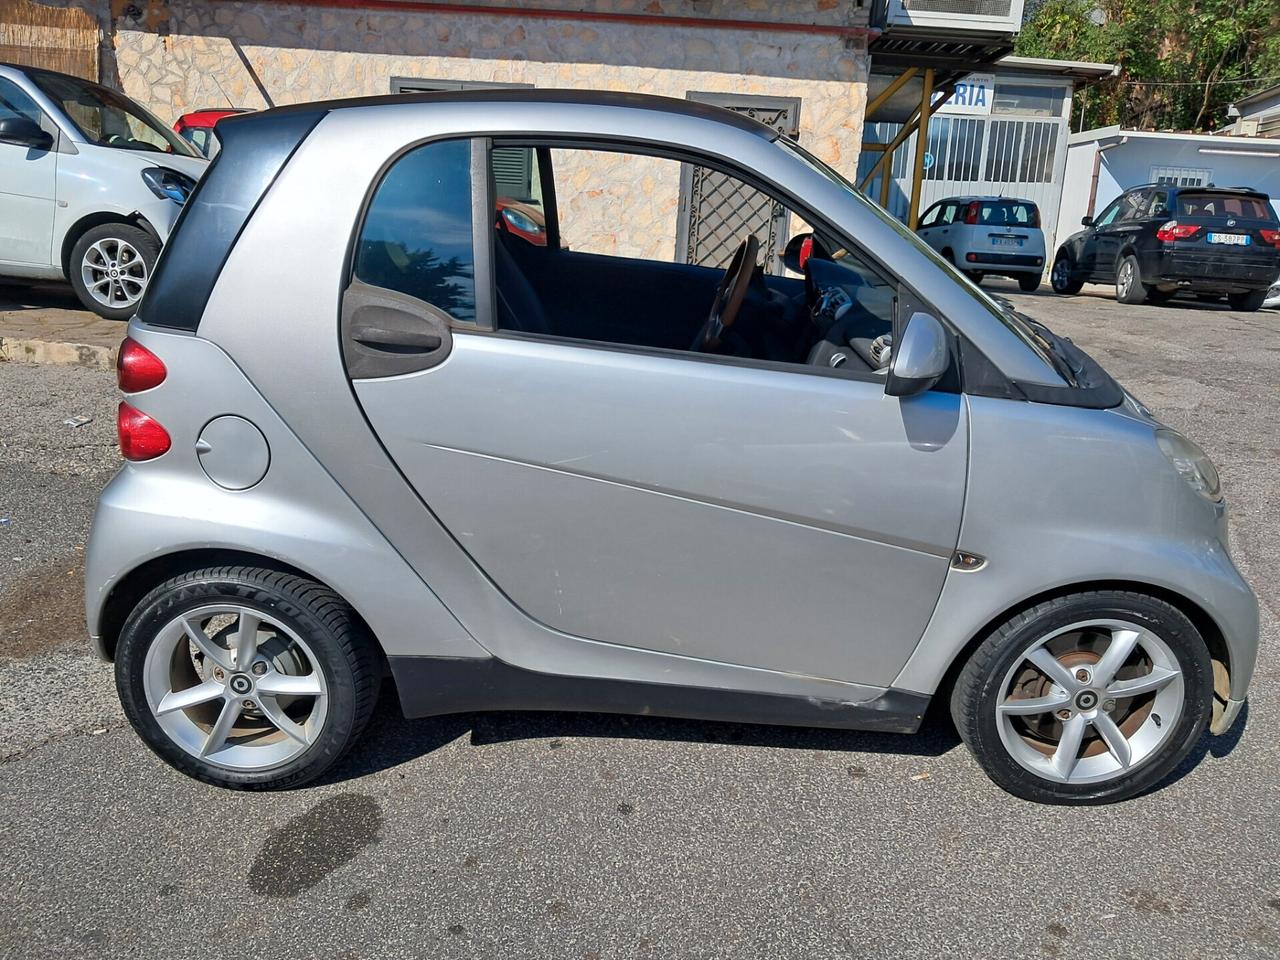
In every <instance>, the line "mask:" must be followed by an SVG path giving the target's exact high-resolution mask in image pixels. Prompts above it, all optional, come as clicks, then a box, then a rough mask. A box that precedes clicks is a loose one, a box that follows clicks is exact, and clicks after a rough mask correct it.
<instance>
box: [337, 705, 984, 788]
mask: <svg viewBox="0 0 1280 960" xmlns="http://www.w3.org/2000/svg"><path fill="white" fill-rule="evenodd" d="M467 734H470V742H471V744H472V745H473V746H485V745H488V744H496V743H507V742H511V741H515V740H541V739H551V740H552V741H553V749H554V746H555V744H554V741H556V740H576V739H618V740H660V741H673V742H683V743H723V744H726V745H729V746H735V747H740V746H745V747H766V748H774V749H788V750H830V751H840V752H844V753H896V754H902V755H904V756H917V757H937V756H941V755H942V754H944V753H946V752H947V751H949V750H952V749H954V748H955V747H956V746H958V745H959V744H960V738H959V737H958V736H957V735H956V732H955V730H954V729H953V728H952V727H951V725H950V724H948V723H946V722H943V721H941V720H938V719H936V718H934V717H932V716H929V717H926V719H925V722H924V725H923V726H922V727H921V728H920V731H919V732H918V733H916V734H914V735H903V734H894V733H871V732H864V731H859V730H828V729H820V728H814V727H781V726H768V725H763V724H744V723H718V722H712V721H703V720H676V719H669V718H666V717H636V716H621V715H615V714H597V713H553V712H545V713H544V712H533V711H497V712H493V713H466V714H456V715H452V716H445V717H428V718H425V719H421V720H406V719H405V718H404V717H403V716H402V715H401V713H400V704H399V702H398V700H397V698H396V694H395V691H394V689H393V688H391V687H389V686H388V687H384V688H383V693H382V696H381V698H380V699H379V702H378V707H377V709H376V711H375V712H374V716H373V719H372V721H370V723H369V727H368V729H367V730H366V731H365V733H364V735H363V736H362V737H361V738H360V740H359V742H358V743H357V744H356V746H355V747H354V748H353V749H352V751H351V752H350V753H349V754H348V755H347V756H346V757H344V758H343V759H342V760H340V761H339V762H338V763H337V764H335V765H334V767H333V769H331V770H330V771H329V772H328V773H327V774H325V776H324V777H323V778H321V780H320V781H319V782H320V783H325V784H330V783H341V782H343V781H346V780H352V779H355V778H357V777H362V776H365V775H366V774H370V773H377V772H379V771H382V770H388V769H390V768H392V767H396V766H399V765H400V764H402V763H408V762H409V761H411V760H416V759H417V758H419V757H422V756H426V755H427V754H429V753H431V752H433V751H435V750H438V749H439V748H441V747H443V746H445V745H447V744H449V743H452V742H453V741H455V740H457V739H458V738H459V737H462V736H465V735H467Z"/></svg>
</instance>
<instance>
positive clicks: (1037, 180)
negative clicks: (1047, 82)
mask: <svg viewBox="0 0 1280 960" xmlns="http://www.w3.org/2000/svg"><path fill="white" fill-rule="evenodd" d="M900 129H902V126H901V124H897V123H870V124H867V128H866V131H865V134H864V136H865V138H866V139H867V140H871V141H873V142H878V143H888V142H889V141H891V140H892V139H893V138H894V136H895V135H896V134H897V132H898V131H899V130H900ZM1067 132H1068V131H1067V121H1066V119H1065V117H1063V118H1059V117H1053V118H1049V119H1030V118H1019V117H1000V116H986V117H965V116H947V115H945V114H935V115H934V117H933V119H932V120H930V121H929V143H928V147H927V150H926V154H925V157H926V160H925V163H926V169H925V171H924V177H923V182H922V183H921V196H920V213H921V214H922V215H923V213H924V211H925V210H927V209H928V208H929V206H930V205H931V204H932V203H934V202H935V201H938V200H942V199H944V198H946V197H955V196H964V195H966V194H978V195H984V194H986V195H994V196H1007V197H1021V198H1023V199H1026V200H1032V201H1034V202H1035V204H1036V205H1037V206H1038V207H1039V208H1040V224H1041V228H1042V229H1043V230H1044V234H1045V243H1046V245H1047V248H1048V249H1050V250H1052V249H1054V245H1055V236H1056V233H1057V226H1058V224H1057V220H1058V204H1059V200H1060V199H1061V191H1062V176H1063V172H1064V171H1065V169H1066V163H1067V144H1066V139H1067ZM915 139H916V138H915V135H914V134H912V135H911V136H910V137H908V138H907V140H906V141H905V142H904V143H903V144H902V146H900V147H899V148H898V149H897V150H896V151H895V152H894V155H893V169H892V171H891V173H890V176H891V177H892V178H893V179H892V181H891V183H890V189H889V203H888V209H889V212H890V213H892V214H894V216H896V217H898V218H900V219H902V220H905V219H906V216H907V207H908V204H909V203H910V199H911V165H912V162H913V160H914V157H915ZM879 158H880V154H878V153H872V152H871V151H869V150H864V151H863V152H862V155H861V156H860V157H859V159H858V179H859V181H861V179H862V178H863V177H865V176H866V175H867V174H868V173H869V172H870V171H871V168H872V167H873V166H874V165H875V162H876V161H877V160H878V159H879ZM867 193H868V195H869V196H871V197H872V198H876V199H878V198H879V197H880V182H879V179H878V178H877V180H876V181H875V182H873V183H871V184H869V185H868V188H867Z"/></svg>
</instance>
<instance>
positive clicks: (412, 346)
mask: <svg viewBox="0 0 1280 960" xmlns="http://www.w3.org/2000/svg"><path fill="white" fill-rule="evenodd" d="M351 339H353V340H355V341H356V343H360V344H363V345H364V346H366V347H372V348H373V349H375V350H389V351H391V352H393V353H409V352H415V353H427V352H429V351H431V350H439V349H440V344H441V342H442V341H441V338H440V334H438V333H431V332H429V331H427V330H388V329H387V328H386V327H375V326H367V327H365V326H362V327H360V328H358V329H357V330H356V331H355V332H354V333H353V334H352V337H351Z"/></svg>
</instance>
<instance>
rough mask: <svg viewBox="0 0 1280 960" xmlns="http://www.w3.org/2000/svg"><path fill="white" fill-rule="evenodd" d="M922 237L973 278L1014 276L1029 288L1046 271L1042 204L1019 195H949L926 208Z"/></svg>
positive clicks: (921, 221)
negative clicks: (1038, 204) (991, 274)
mask: <svg viewBox="0 0 1280 960" xmlns="http://www.w3.org/2000/svg"><path fill="white" fill-rule="evenodd" d="M916 233H918V234H919V235H920V239H922V240H924V241H925V243H927V244H929V246H931V247H933V249H935V250H937V251H938V252H939V253H940V254H942V255H943V256H944V257H946V258H947V259H948V260H950V261H951V263H953V264H954V265H955V266H956V267H958V268H959V269H960V270H962V271H963V272H964V273H965V275H967V276H968V277H969V279H970V280H972V281H973V282H974V283H981V282H982V278H983V277H984V276H985V275H986V274H988V273H995V274H999V275H1001V276H1005V277H1013V278H1014V279H1015V280H1017V281H1018V286H1019V287H1021V288H1022V289H1023V290H1026V291H1028V292H1030V291H1031V290H1034V289H1035V288H1036V287H1038V286H1040V275H1041V274H1042V273H1043V272H1044V256H1045V254H1044V233H1043V232H1042V231H1041V230H1040V208H1039V207H1037V206H1036V205H1035V204H1034V203H1033V202H1032V201H1030V200H1019V199H1016V198H1014V197H948V198H947V199H946V200H939V201H938V202H937V203H935V204H934V205H933V206H932V207H930V208H929V209H928V210H926V211H925V213H924V216H923V217H921V218H920V226H919V227H918V228H917V229H916Z"/></svg>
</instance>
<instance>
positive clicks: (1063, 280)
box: [1049, 253, 1084, 296]
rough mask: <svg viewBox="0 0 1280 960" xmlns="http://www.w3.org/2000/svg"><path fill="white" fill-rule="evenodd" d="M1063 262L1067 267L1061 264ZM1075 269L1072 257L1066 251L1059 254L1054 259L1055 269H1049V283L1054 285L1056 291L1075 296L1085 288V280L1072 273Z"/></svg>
mask: <svg viewBox="0 0 1280 960" xmlns="http://www.w3.org/2000/svg"><path fill="white" fill-rule="evenodd" d="M1063 264H1065V267H1063V266H1061V265H1063ZM1073 269H1074V266H1073V264H1072V263H1071V258H1070V257H1069V256H1067V255H1066V254H1065V253H1060V254H1058V256H1057V259H1055V260H1054V261H1053V269H1052V270H1050V271H1049V285H1050V286H1051V287H1053V292H1054V293H1060V294H1062V295H1064V296H1074V295H1075V294H1077V293H1079V292H1080V291H1081V290H1083V289H1084V281H1083V280H1080V279H1077V278H1076V277H1075V276H1074V275H1073V274H1072V270H1073Z"/></svg>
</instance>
